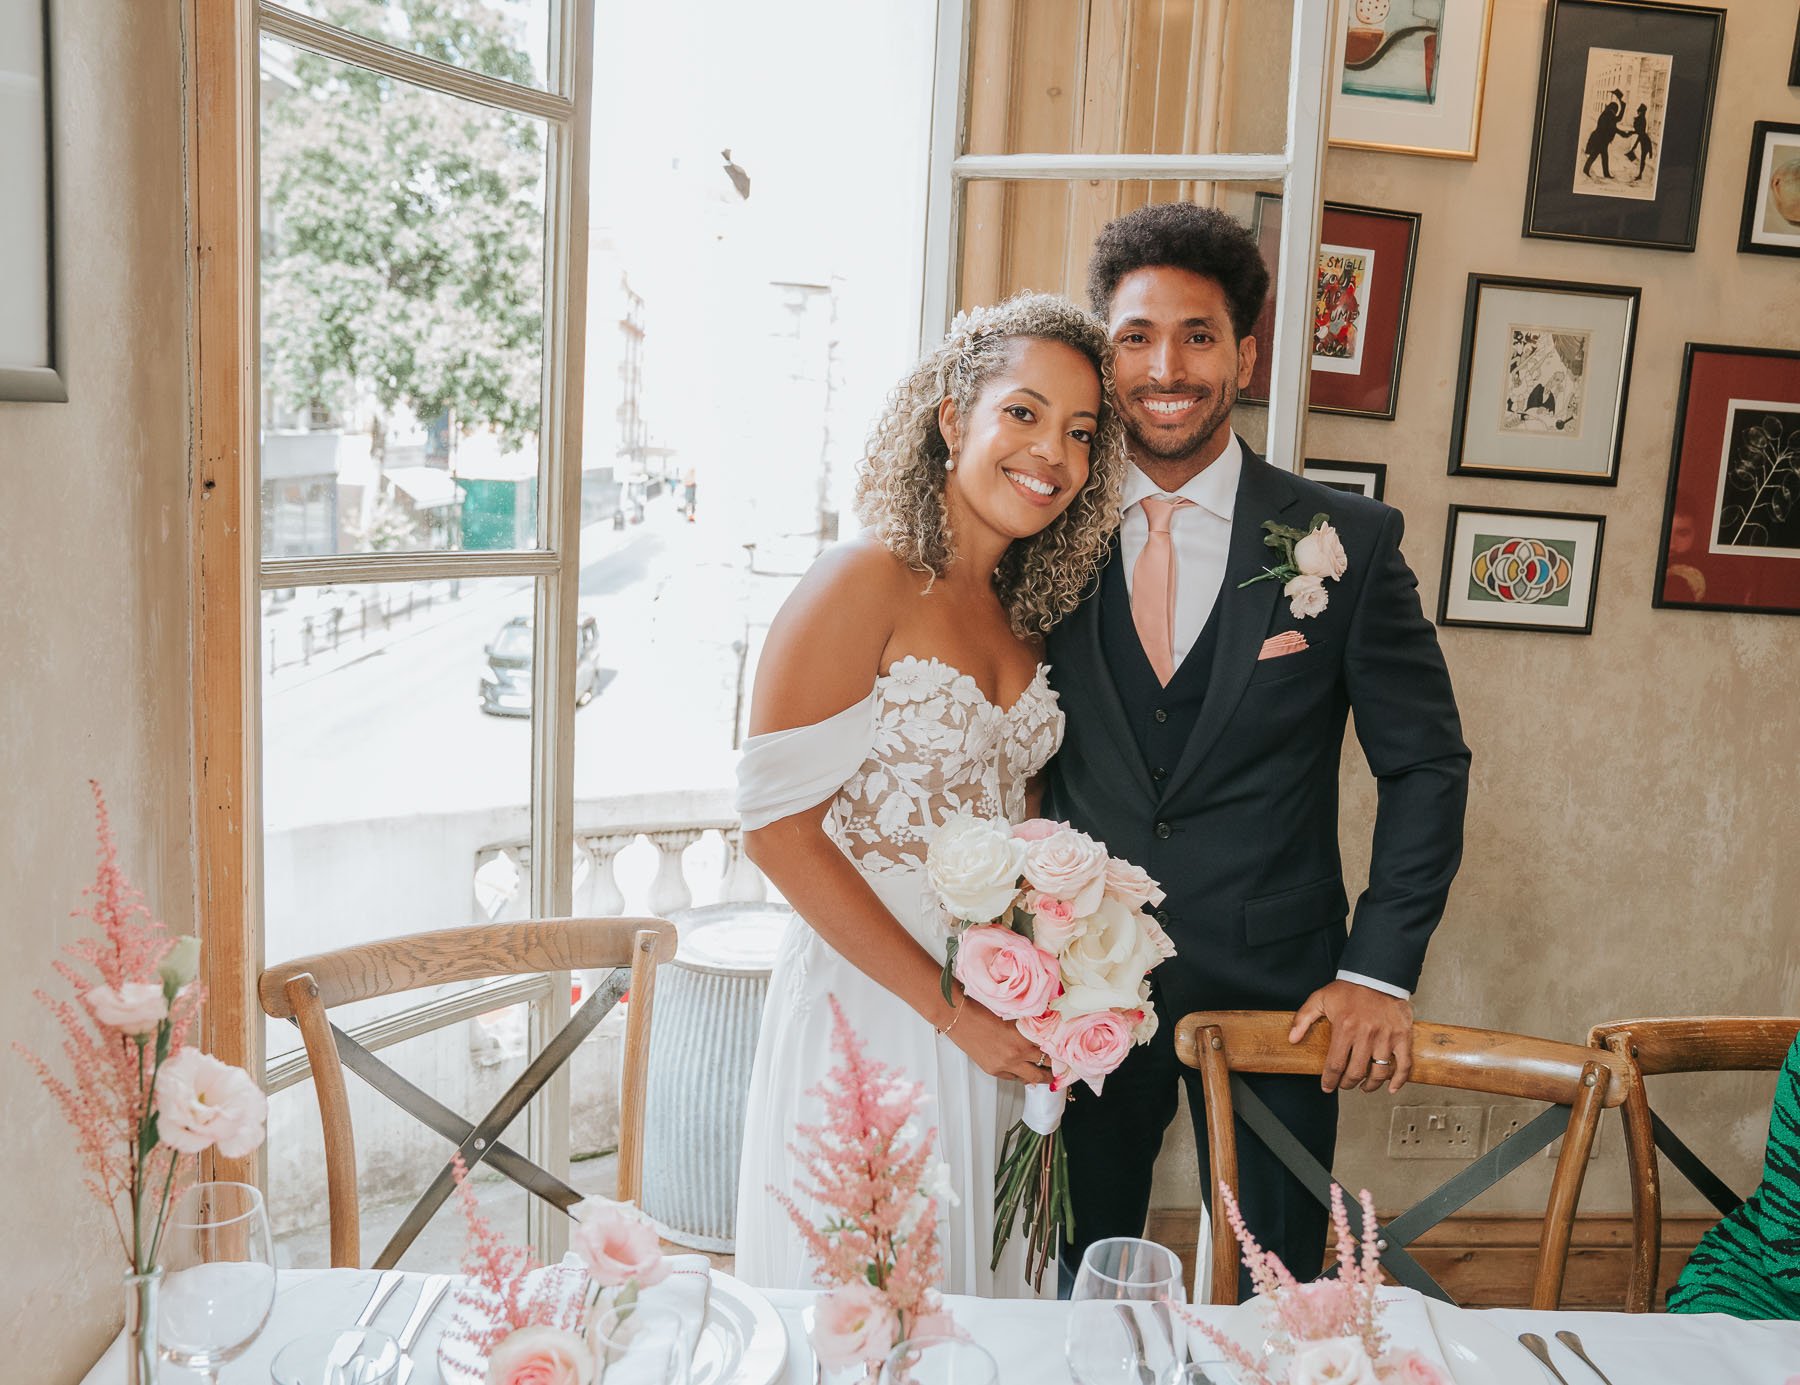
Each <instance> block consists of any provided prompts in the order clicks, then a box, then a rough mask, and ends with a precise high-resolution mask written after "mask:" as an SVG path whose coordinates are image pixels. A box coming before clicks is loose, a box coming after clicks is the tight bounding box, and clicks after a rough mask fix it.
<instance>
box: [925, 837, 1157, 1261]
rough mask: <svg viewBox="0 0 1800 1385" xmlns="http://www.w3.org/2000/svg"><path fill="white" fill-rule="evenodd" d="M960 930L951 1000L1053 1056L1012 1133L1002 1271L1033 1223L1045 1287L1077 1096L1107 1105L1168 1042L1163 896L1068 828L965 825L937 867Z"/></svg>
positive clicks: (1063, 1213)
mask: <svg viewBox="0 0 1800 1385" xmlns="http://www.w3.org/2000/svg"><path fill="white" fill-rule="evenodd" d="M925 867H926V872H927V874H928V875H929V876H930V878H931V883H932V885H933V887H934V888H935V889H936V890H937V893H938V897H939V899H940V900H941V901H942V902H943V906H944V911H945V914H946V917H947V918H948V921H949V937H948V940H947V942H946V944H945V955H944V978H943V989H944V998H945V999H946V1000H950V999H951V998H952V990H951V982H952V981H953V980H955V981H960V982H961V983H962V986H963V991H964V994H965V995H967V996H969V997H972V998H973V999H974V1000H976V1001H977V1002H979V1003H980V1004H982V1005H984V1006H986V1007H987V1008H988V1009H989V1010H992V1011H993V1012H994V1013H995V1014H996V1015H998V1016H999V1017H1000V1018H1001V1019H1006V1020H1013V1021H1016V1022H1017V1024H1018V1027H1019V1031H1020V1032H1021V1033H1023V1034H1024V1035H1025V1037H1026V1038H1028V1039H1030V1040H1031V1041H1032V1042H1033V1043H1035V1044H1036V1045H1037V1046H1038V1047H1039V1048H1040V1049H1042V1050H1043V1052H1044V1054H1045V1057H1046V1059H1047V1061H1048V1064H1049V1067H1050V1075H1051V1080H1050V1082H1049V1083H1048V1084H1041V1085H1034V1086H1029V1087H1027V1088H1026V1089H1025V1114H1024V1118H1023V1119H1021V1120H1020V1121H1019V1122H1018V1123H1017V1124H1015V1125H1014V1126H1013V1128H1012V1129H1011V1130H1010V1131H1009V1132H1008V1133H1007V1136H1006V1140H1005V1143H1004V1144H1003V1145H1002V1146H1001V1151H1000V1166H999V1168H998V1169H997V1170H996V1171H995V1174H994V1184H995V1199H996V1213H995V1218H994V1247H993V1249H994V1258H993V1268H995V1269H998V1268H999V1266H1000V1257H1001V1253H1002V1251H1003V1250H1004V1249H1005V1247H1006V1243H1007V1241H1008V1240H1009V1239H1010V1238H1011V1236H1012V1230H1013V1225H1014V1223H1015V1221H1016V1220H1017V1219H1018V1218H1019V1215H1020V1213H1021V1212H1023V1215H1024V1226H1025V1234H1026V1238H1027V1241H1028V1244H1029V1247H1030V1249H1029V1254H1028V1257H1027V1271H1026V1273H1027V1276H1028V1277H1029V1278H1030V1279H1031V1281H1032V1283H1033V1284H1034V1285H1035V1286H1040V1287H1041V1285H1042V1282H1043V1275H1044V1267H1045V1265H1046V1264H1047V1263H1048V1261H1049V1258H1050V1248H1051V1246H1053V1245H1054V1244H1055V1243H1056V1241H1057V1239H1058V1237H1059V1236H1061V1237H1063V1238H1065V1239H1066V1238H1067V1236H1068V1233H1069V1232H1071V1231H1072V1230H1073V1229H1074V1225H1075V1213H1074V1209H1073V1207H1072V1206H1071V1204H1070V1201H1069V1175H1068V1164H1067V1161H1066V1159H1065V1157H1064V1154H1063V1148H1062V1137H1061V1134H1060V1133H1059V1132H1060V1129H1061V1125H1062V1115H1063V1107H1064V1104H1065V1102H1066V1101H1067V1100H1068V1094H1069V1086H1070V1084H1071V1083H1073V1082H1076V1081H1080V1082H1085V1083H1086V1084H1087V1085H1088V1086H1089V1087H1090V1088H1091V1089H1092V1090H1093V1091H1094V1092H1095V1093H1096V1094H1097V1093H1099V1091H1100V1090H1101V1088H1102V1085H1103V1084H1104V1082H1105V1080H1106V1077H1107V1074H1109V1073H1110V1072H1112V1071H1113V1070H1114V1069H1115V1068H1117V1067H1118V1066H1119V1064H1120V1063H1122V1062H1124V1061H1125V1055H1126V1054H1128V1053H1129V1052H1130V1051H1131V1049H1132V1048H1133V1047H1134V1046H1135V1045H1138V1044H1145V1043H1148V1042H1149V1041H1150V1039H1151V1036H1152V1035H1154V1034H1155V1033H1156V1026H1157V1016H1156V1009H1155V1007H1154V1006H1153V1005H1152V1004H1151V1003H1150V981H1149V973H1150V971H1151V969H1152V968H1153V967H1155V966H1157V965H1158V964H1159V963H1161V962H1164V961H1167V960H1168V959H1169V958H1170V957H1173V956H1174V955H1175V946H1174V944H1173V943H1171V942H1170V941H1169V938H1168V935H1167V934H1166V933H1164V932H1163V930H1162V928H1161V927H1160V926H1159V925H1158V924H1157V922H1156V920H1155V919H1153V918H1152V917H1151V916H1150V915H1149V914H1148V913H1146V912H1145V908H1146V906H1153V905H1157V904H1160V903H1162V901H1163V898H1164V895H1163V891H1162V889H1161V888H1160V887H1159V886H1158V885H1157V883H1156V881H1154V880H1152V879H1151V878H1150V877H1149V876H1148V875H1147V874H1145V873H1144V871H1143V870H1142V869H1140V868H1139V867H1137V866H1134V865H1132V864H1131V863H1130V862H1129V861H1125V860H1121V859H1120V858H1118V857H1116V856H1113V855H1111V854H1110V853H1109V852H1108V851H1107V850H1106V848H1105V847H1104V846H1102V845H1101V844H1100V843H1099V842H1096V841H1095V840H1094V839H1093V838H1092V837H1090V836H1088V835H1087V834H1086V833H1085V832H1078V831H1076V830H1075V829H1074V828H1072V827H1070V826H1069V825H1068V824H1067V823H1059V822H1050V821H1048V820H1047V819H1044V818H1033V819H1031V820H1030V821H1029V822H1023V823H1020V824H1018V825H1017V826H1012V825H1010V824H1008V823H1006V822H1004V821H1001V820H999V819H987V818H979V817H975V816H974V815H972V814H969V813H954V814H951V815H950V816H949V817H948V818H946V819H945V821H944V823H943V825H942V826H941V827H940V828H939V829H938V831H937V834H936V835H935V836H934V837H933V838H932V841H931V845H930V847H929V848H928V849H927V851H926V856H925Z"/></svg>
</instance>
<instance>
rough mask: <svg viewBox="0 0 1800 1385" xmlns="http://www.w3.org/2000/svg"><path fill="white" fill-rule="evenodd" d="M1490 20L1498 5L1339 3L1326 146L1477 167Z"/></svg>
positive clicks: (1396, 0) (1422, 0)
mask: <svg viewBox="0 0 1800 1385" xmlns="http://www.w3.org/2000/svg"><path fill="white" fill-rule="evenodd" d="M1493 18H1494V0H1344V3H1342V4H1340V5H1339V6H1338V32H1337V44H1336V49H1335V55H1336V56H1335V59H1334V62H1333V66H1332V74H1331V142H1332V143H1333V144H1335V145H1338V146H1340V147H1342V148H1346V149H1380V150H1384V151H1386V152H1388V153H1392V154H1429V155H1433V156H1435V157H1437V158H1443V159H1472V158H1474V157H1475V150H1476V146H1477V144H1478V142H1479V138H1480V134H1481V93H1482V87H1483V86H1484V84H1485V82H1486V77H1487V49H1488V30H1489V27H1490V26H1491V25H1492V23H1493Z"/></svg>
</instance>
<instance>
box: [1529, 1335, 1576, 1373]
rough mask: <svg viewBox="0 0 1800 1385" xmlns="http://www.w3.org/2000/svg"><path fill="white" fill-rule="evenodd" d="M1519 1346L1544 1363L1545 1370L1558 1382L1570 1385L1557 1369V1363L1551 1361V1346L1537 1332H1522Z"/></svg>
mask: <svg viewBox="0 0 1800 1385" xmlns="http://www.w3.org/2000/svg"><path fill="white" fill-rule="evenodd" d="M1519 1344H1520V1345H1521V1346H1523V1347H1524V1348H1525V1350H1527V1351H1529V1352H1530V1353H1531V1354H1532V1355H1533V1356H1535V1357H1537V1359H1538V1360H1540V1361H1542V1362H1543V1363H1544V1369H1545V1370H1547V1371H1549V1372H1550V1374H1551V1375H1553V1376H1555V1377H1556V1378H1557V1379H1558V1380H1560V1381H1562V1385H1569V1382H1568V1381H1567V1380H1563V1373H1562V1372H1561V1371H1559V1370H1557V1369H1556V1362H1554V1361H1552V1360H1551V1359H1550V1345H1549V1343H1548V1342H1546V1341H1545V1340H1544V1339H1543V1338H1542V1337H1540V1336H1538V1335H1537V1333H1535V1332H1521V1333H1520V1334H1519Z"/></svg>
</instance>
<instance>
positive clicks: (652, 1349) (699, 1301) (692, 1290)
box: [606, 1255, 712, 1385]
mask: <svg viewBox="0 0 1800 1385" xmlns="http://www.w3.org/2000/svg"><path fill="white" fill-rule="evenodd" d="M711 1290H712V1275H711V1271H710V1270H709V1268H708V1266H707V1262H706V1257H705V1256H704V1255H671V1256H670V1257H669V1276H668V1278H667V1279H665V1280H663V1281H662V1283H660V1284H657V1285H655V1286H654V1287H652V1288H649V1289H645V1290H644V1291H643V1292H642V1293H640V1294H639V1295H638V1307H640V1308H656V1309H660V1310H662V1311H663V1312H666V1313H673V1314H674V1315H675V1316H676V1317H677V1318H679V1319H680V1321H681V1337H682V1341H683V1343H685V1345H686V1348H687V1354H688V1358H689V1360H690V1361H691V1360H692V1359H693V1355H694V1348H695V1346H696V1344H697V1343H698V1342H699V1340H700V1333H701V1329H702V1328H704V1327H705V1326H706V1300H707V1295H708V1294H709V1293H710V1292H711ZM629 1332H630V1326H629V1324H627V1325H626V1334H627V1335H628V1336H629ZM667 1363H668V1359H667V1357H666V1356H665V1355H664V1354H663V1353H662V1350H661V1349H660V1346H659V1345H658V1344H657V1343H655V1342H654V1341H651V1342H648V1343H646V1344H644V1346H643V1347H642V1348H641V1349H640V1348H639V1347H638V1346H637V1345H629V1344H628V1345H627V1347H626V1349H625V1354H624V1355H623V1356H622V1357H620V1358H618V1359H616V1360H614V1361H613V1362H612V1363H611V1365H610V1366H609V1367H608V1369H607V1373H606V1381H607V1385H662V1382H663V1381H664V1380H665V1379H666V1374H665V1368H666V1366H667Z"/></svg>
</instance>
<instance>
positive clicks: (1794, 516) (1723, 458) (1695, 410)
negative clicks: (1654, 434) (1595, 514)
mask: <svg viewBox="0 0 1800 1385" xmlns="http://www.w3.org/2000/svg"><path fill="white" fill-rule="evenodd" d="M1653 604H1655V605H1656V606H1659V607H1664V608H1684V609H1687V610H1696V611H1754V612H1760V613H1763V614H1767V615H1786V616H1792V615H1800V351H1784V350H1779V349H1776V348H1774V347H1751V346H1710V345H1706V344H1703V343H1699V342H1689V343H1688V346H1687V352H1686V355H1685V356H1684V358H1683V361H1682V368H1681V396H1680V400H1679V402H1678V403H1677V404H1676V406H1675V442H1674V449H1673V452H1672V454H1671V456H1670V458H1669V491H1668V498H1667V500H1666V502H1665V504H1664V507H1663V530H1662V544H1661V547H1660V548H1659V550H1658V554H1657V561H1656V593H1655V598H1654V603H1653Z"/></svg>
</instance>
